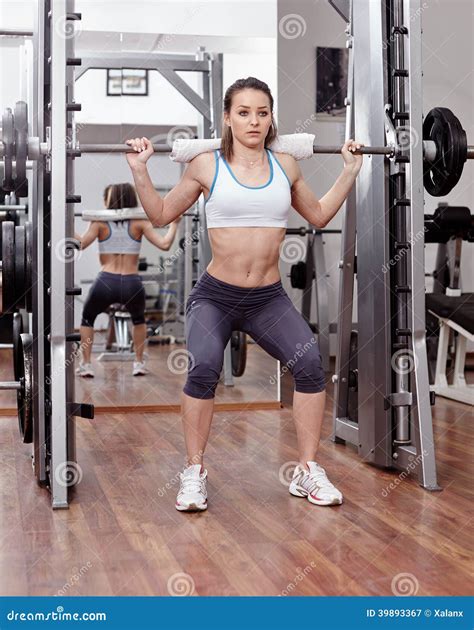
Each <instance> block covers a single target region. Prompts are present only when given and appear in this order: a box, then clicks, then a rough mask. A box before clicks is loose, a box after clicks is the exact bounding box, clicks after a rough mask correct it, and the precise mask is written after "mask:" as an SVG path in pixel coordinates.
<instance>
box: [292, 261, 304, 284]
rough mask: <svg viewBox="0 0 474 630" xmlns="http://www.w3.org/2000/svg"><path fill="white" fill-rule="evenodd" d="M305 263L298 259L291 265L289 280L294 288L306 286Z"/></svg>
mask: <svg viewBox="0 0 474 630" xmlns="http://www.w3.org/2000/svg"><path fill="white" fill-rule="evenodd" d="M306 280H307V279H306V263H305V262H303V261H302V260H300V261H299V262H297V263H296V264H295V265H291V271H290V281H291V286H292V287H293V288H294V289H305V288H306Z"/></svg>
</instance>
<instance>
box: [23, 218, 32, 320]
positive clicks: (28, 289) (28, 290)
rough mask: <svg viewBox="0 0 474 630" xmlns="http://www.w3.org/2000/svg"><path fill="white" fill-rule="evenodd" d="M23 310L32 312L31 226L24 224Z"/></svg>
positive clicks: (29, 222)
mask: <svg viewBox="0 0 474 630" xmlns="http://www.w3.org/2000/svg"><path fill="white" fill-rule="evenodd" d="M25 308H26V310H27V311H28V313H32V312H33V225H32V223H31V221H27V222H26V223H25Z"/></svg>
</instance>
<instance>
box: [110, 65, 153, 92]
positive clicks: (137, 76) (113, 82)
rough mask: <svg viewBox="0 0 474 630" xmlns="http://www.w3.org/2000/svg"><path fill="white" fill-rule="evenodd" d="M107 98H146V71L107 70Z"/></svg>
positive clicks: (127, 69)
mask: <svg viewBox="0 0 474 630" xmlns="http://www.w3.org/2000/svg"><path fill="white" fill-rule="evenodd" d="M107 96H148V70H138V69H134V68H122V69H117V70H115V69H108V70H107Z"/></svg>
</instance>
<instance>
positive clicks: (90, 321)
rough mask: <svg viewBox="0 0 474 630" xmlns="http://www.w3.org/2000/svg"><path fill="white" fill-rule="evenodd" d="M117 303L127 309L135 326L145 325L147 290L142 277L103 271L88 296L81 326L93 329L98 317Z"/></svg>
mask: <svg viewBox="0 0 474 630" xmlns="http://www.w3.org/2000/svg"><path fill="white" fill-rule="evenodd" d="M116 302H118V303H119V304H123V305H124V306H125V307H126V309H127V311H128V312H129V313H130V315H131V317H132V322H133V325H134V326H136V325H138V324H144V323H145V289H144V288H143V284H142V280H141V278H140V276H139V275H138V274H137V273H136V274H135V273H134V274H129V275H121V274H120V273H110V272H109V271H101V272H100V273H99V275H98V276H97V278H96V279H95V280H94V282H93V284H92V286H91V288H90V290H89V293H88V295H87V299H86V301H85V304H84V310H83V311H82V321H81V326H89V327H90V328H93V327H94V322H95V318H96V317H97V315H99V313H105V312H106V310H107V308H108V307H109V306H110V305H111V304H115V303H116Z"/></svg>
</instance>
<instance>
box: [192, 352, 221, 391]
mask: <svg viewBox="0 0 474 630" xmlns="http://www.w3.org/2000/svg"><path fill="white" fill-rule="evenodd" d="M221 370H222V361H220V360H219V359H218V358H217V357H215V358H214V359H212V357H206V359H204V360H202V361H196V360H195V359H193V357H190V358H189V369H188V377H187V380H186V384H185V386H184V390H183V391H184V393H185V394H187V395H188V396H192V397H193V398H202V399H204V398H214V396H215V392H216V388H217V383H218V382H219V377H220V374H221Z"/></svg>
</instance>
